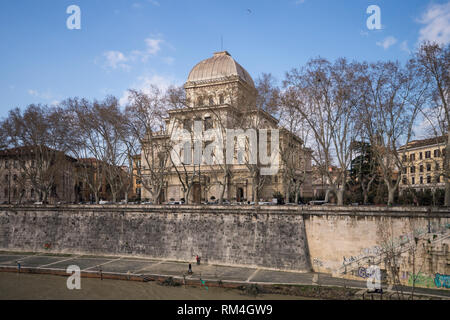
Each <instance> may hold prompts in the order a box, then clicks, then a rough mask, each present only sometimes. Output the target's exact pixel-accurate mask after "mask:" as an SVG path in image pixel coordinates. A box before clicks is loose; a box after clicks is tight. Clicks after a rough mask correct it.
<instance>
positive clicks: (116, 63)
mask: <svg viewBox="0 0 450 320" xmlns="http://www.w3.org/2000/svg"><path fill="white" fill-rule="evenodd" d="M103 56H104V57H105V58H106V64H105V66H106V67H109V68H112V69H117V68H120V69H124V70H129V69H130V66H129V65H128V64H126V63H125V62H127V61H128V58H127V57H126V56H125V55H124V54H123V53H122V52H120V51H107V52H105V53H103Z"/></svg>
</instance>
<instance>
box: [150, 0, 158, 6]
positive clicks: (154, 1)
mask: <svg viewBox="0 0 450 320" xmlns="http://www.w3.org/2000/svg"><path fill="white" fill-rule="evenodd" d="M148 2H150V3H151V4H152V5H154V6H157V7H159V6H160V4H159V2H158V1H156V0H148Z"/></svg>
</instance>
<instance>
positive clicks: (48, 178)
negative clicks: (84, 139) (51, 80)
mask: <svg viewBox="0 0 450 320" xmlns="http://www.w3.org/2000/svg"><path fill="white" fill-rule="evenodd" d="M66 120H67V118H66V115H65V113H64V110H63V109H62V108H60V107H48V106H42V105H34V104H32V105H29V106H28V107H27V108H26V109H25V111H24V112H21V111H20V110H19V109H18V108H16V109H13V110H11V111H10V112H9V115H8V117H7V118H6V119H5V120H4V121H3V125H2V128H3V129H2V131H3V135H4V136H5V137H6V141H7V143H6V145H7V146H8V147H10V148H14V149H13V150H10V155H11V156H13V159H15V163H18V164H19V166H20V173H17V176H18V178H17V179H16V182H17V183H19V180H20V181H21V187H20V189H21V190H20V191H19V192H20V193H21V197H23V194H22V192H23V190H24V186H25V185H26V184H27V182H25V181H28V183H29V184H31V185H32V188H33V189H34V190H36V192H37V194H38V195H39V200H40V201H43V202H47V201H48V198H49V197H53V198H55V199H58V198H59V196H58V194H57V193H56V186H57V185H58V183H59V182H60V179H62V178H63V176H64V175H65V174H67V172H68V170H71V168H70V165H69V162H70V160H69V158H68V157H67V156H66V155H65V152H66V151H67V150H68V146H69V145H70V144H71V141H72V136H73V129H72V128H70V127H67V126H66Z"/></svg>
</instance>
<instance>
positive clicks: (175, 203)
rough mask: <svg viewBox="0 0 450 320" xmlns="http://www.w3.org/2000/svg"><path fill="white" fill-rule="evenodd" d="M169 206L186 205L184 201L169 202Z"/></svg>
mask: <svg viewBox="0 0 450 320" xmlns="http://www.w3.org/2000/svg"><path fill="white" fill-rule="evenodd" d="M167 204H168V205H180V204H184V202H182V201H169V202H167Z"/></svg>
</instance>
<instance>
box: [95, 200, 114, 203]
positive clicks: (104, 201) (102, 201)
mask: <svg viewBox="0 0 450 320" xmlns="http://www.w3.org/2000/svg"><path fill="white" fill-rule="evenodd" d="M98 204H111V202H110V201H106V200H100V201H99V202H98Z"/></svg>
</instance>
